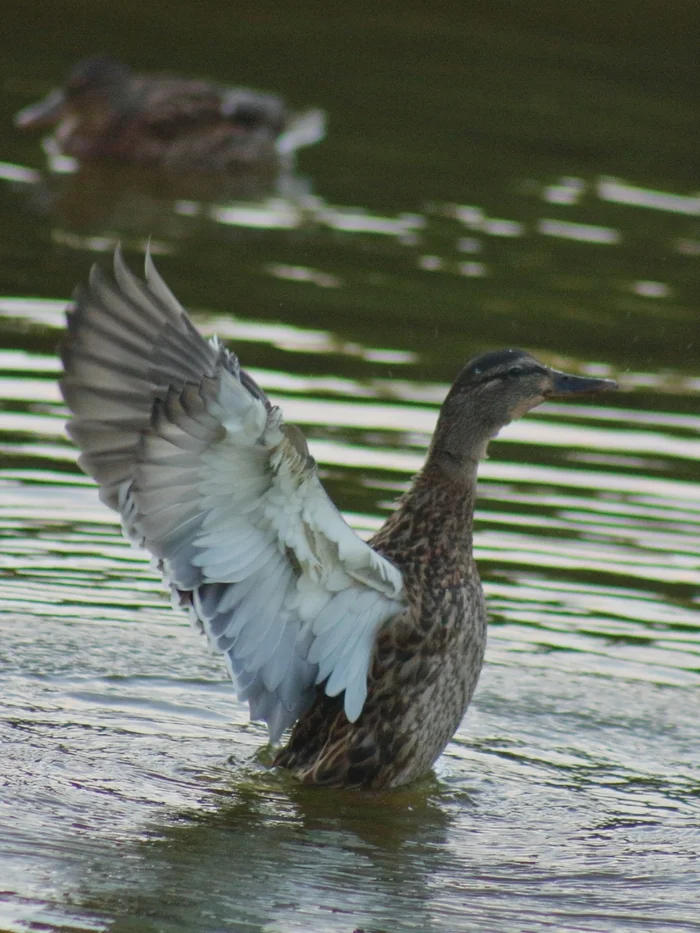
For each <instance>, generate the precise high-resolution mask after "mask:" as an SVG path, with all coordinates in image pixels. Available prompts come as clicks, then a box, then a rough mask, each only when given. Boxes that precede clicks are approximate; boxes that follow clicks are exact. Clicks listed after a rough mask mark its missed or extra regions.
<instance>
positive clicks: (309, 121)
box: [15, 58, 325, 172]
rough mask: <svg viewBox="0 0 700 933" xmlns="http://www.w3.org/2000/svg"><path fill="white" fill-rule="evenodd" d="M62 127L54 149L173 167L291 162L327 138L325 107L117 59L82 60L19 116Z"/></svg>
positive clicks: (32, 124) (34, 124)
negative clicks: (148, 70) (305, 106)
mask: <svg viewBox="0 0 700 933" xmlns="http://www.w3.org/2000/svg"><path fill="white" fill-rule="evenodd" d="M15 125H16V126H17V127H19V128H20V129H23V130H24V129H35V128H46V127H53V126H55V127H56V130H55V134H54V136H53V138H52V141H51V147H50V148H53V150H54V152H57V153H58V154H61V155H64V156H72V157H73V158H75V159H77V160H78V161H79V162H94V161H97V160H105V159H106V160H112V161H117V162H122V163H127V164H131V165H142V166H150V167H158V168H165V169H171V170H174V171H185V172H191V171H205V172H221V171H234V172H235V171H237V170H238V171H240V170H250V169H252V168H254V167H255V166H266V167H271V166H275V165H280V166H284V167H287V166H289V164H290V163H291V161H292V159H293V157H294V153H295V152H296V150H297V149H300V148H302V147H304V146H310V145H312V144H314V143H316V142H318V141H319V140H321V139H322V138H323V136H324V133H325V115H324V113H323V111H321V110H316V109H312V110H306V111H303V112H299V113H293V112H291V111H290V110H288V108H287V106H286V104H285V103H284V101H283V100H282V99H281V98H280V97H278V96H276V95H274V94H265V93H262V92H260V91H253V90H249V89H247V88H237V87H226V86H224V85H220V84H216V83H214V82H211V81H203V80H196V79H190V78H179V77H175V76H172V75H165V74H153V75H136V74H134V73H132V71H131V70H130V69H129V68H128V67H127V66H126V65H123V64H121V63H120V62H118V61H115V60H114V59H111V58H89V59H85V60H83V61H81V62H79V63H78V64H77V65H76V66H75V68H74V69H73V70H72V72H71V73H70V75H69V77H68V80H67V81H66V83H65V85H64V86H63V87H62V88H59V89H57V90H55V91H52V92H51V93H50V94H49V95H48V96H47V97H46V98H44V100H42V101H39V102H38V103H36V104H32V105H30V106H28V107H25V108H24V109H23V110H20V111H19V113H17V114H16V115H15Z"/></svg>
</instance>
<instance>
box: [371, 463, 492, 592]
mask: <svg viewBox="0 0 700 933" xmlns="http://www.w3.org/2000/svg"><path fill="white" fill-rule="evenodd" d="M477 466H478V462H477V461H476V460H475V461H474V462H473V465H472V467H471V468H469V469H466V468H465V464H462V468H461V469H459V470H453V469H451V468H450V466H449V464H448V465H445V464H444V463H443V457H442V456H438V457H433V456H432V451H431V455H430V456H429V457H428V461H427V462H426V465H425V467H424V468H423V469H422V470H421V472H420V473H419V474H418V475H417V476H416V477H415V479H414V481H413V484H412V485H411V488H410V489H409V490H408V492H406V493H405V495H404V496H403V498H402V499H401V501H400V502H399V505H398V508H397V509H396V511H395V512H394V514H393V515H392V516H391V517H390V518H389V519H388V521H387V522H386V524H385V525H384V526H383V528H382V529H381V531H379V533H378V534H377V535H376V536H375V538H374V539H373V541H372V545H373V547H375V548H376V549H377V550H379V551H381V552H382V553H383V554H385V555H386V556H387V557H388V558H389V559H390V560H392V561H393V562H394V563H396V564H397V565H398V566H399V567H400V568H401V569H402V570H408V569H410V568H409V565H410V564H412V563H413V562H414V561H416V560H420V561H421V563H423V564H424V565H425V566H426V567H428V566H432V567H435V568H438V571H439V573H440V575H441V577H442V578H443V579H445V580H448V579H450V580H452V581H453V582H458V581H459V579H460V578H461V575H462V574H464V573H465V571H466V570H467V568H468V567H469V566H470V565H471V562H472V538H473V522H474V503H475V499H476V472H477Z"/></svg>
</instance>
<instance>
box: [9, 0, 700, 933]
mask: <svg viewBox="0 0 700 933" xmlns="http://www.w3.org/2000/svg"><path fill="white" fill-rule="evenodd" d="M698 22H700V7H699V6H698V4H696V3H683V4H680V3H678V4H664V5H661V4H646V3H622V4H616V5H611V4H587V5H580V6H577V7H576V8H574V7H573V6H571V7H568V6H564V5H562V4H559V3H556V4H555V3H550V4H539V5H537V6H536V7H535V6H532V5H525V4H523V3H482V4H468V3H460V4H457V3H454V4H449V3H448V4H441V5H440V7H439V9H430V8H429V7H428V6H425V5H424V6H421V5H418V4H411V3H403V4H394V3H383V4H381V5H379V4H375V5H366V6H358V5H356V4H355V5H353V6H352V8H348V7H347V6H342V5H337V6H335V7H334V6H333V5H330V6H329V5H324V6H321V5H320V4H319V5H313V4H309V3H301V4H299V3H297V4H293V5H292V4H289V5H282V4H280V3H271V2H269V0H260V2H256V3H248V2H243V3H236V4H232V3H223V2H212V0H208V2H204V3H198V4H197V5H194V4H190V3H181V4H175V3H159V2H151V3H150V4H136V3H133V2H132V0H127V2H121V3H112V4H107V3H102V2H95V0H93V2H92V3H90V4H88V3H77V2H64V3H53V4H48V3H47V4H42V3H38V2H25V3H24V4H22V5H19V4H17V5H15V7H14V8H13V9H12V10H11V11H5V12H4V18H3V29H2V33H1V34H0V50H1V51H2V55H1V56H0V162H1V163H2V164H1V165H0V327H2V340H1V341H0V538H1V540H2V544H1V547H0V741H1V742H2V746H1V748H2V759H1V760H0V929H2V930H12V931H19V930H21V931H24V930H29V929H37V928H39V926H38V925H41V928H42V929H52V930H54V929H61V930H112V931H115V933H126V931H129V933H137V931H138V933H146V931H168V933H169V931H180V930H182V931H190V930H197V931H207V933H209V931H223V930H226V931H236V933H238V931H265V933H283V931H284V933H286V931H295V930H304V931H319V933H322V931H332V933H336V931H338V933H351V931H354V930H357V929H362V930H365V931H370V930H371V931H375V933H376V931H387V933H397V931H401V933H403V931H409V930H415V931H431V933H432V931H435V933H438V931H439V933H443V931H444V933H454V931H475V933H491V931H493V933H511V931H512V933H517V931H528V933H530V931H538V933H539V931H545V930H548V931H550V930H556V931H574V930H576V931H581V930H584V931H605V933H618V931H639V933H642V931H644V933H647V931H649V930H657V931H674V933H676V931H692V930H700V920H698V917H699V916H700V897H699V895H698V890H700V888H699V887H698V885H699V883H700V870H699V869H698V867H697V853H698V851H699V850H700V830H699V829H698V826H699V825H700V803H699V800H700V779H699V774H700V770H699V768H698V765H699V763H700V754H699V753H698V748H700V724H699V723H698V707H699V692H698V688H699V687H700V646H699V643H698V632H699V631H700V410H699V409H700V349H699V344H698V338H699V336H700V303H699V301H698V293H699V286H700V184H699V181H698V169H699V165H698V150H699V145H698V144H699V143H700V132H699V130H700V120H699V117H700V114H699V112H698V103H697V87H698V79H699V78H700V67H699V63H700V58H698V54H697V47H698V43H697V34H698ZM95 52H111V53H113V54H115V55H117V56H119V57H122V58H123V59H124V60H125V61H128V62H129V63H130V64H132V65H133V66H134V67H136V68H139V69H143V70H173V71H178V72H180V73H183V74H192V75H198V76H207V77H211V78H212V79H216V80H219V81H223V82H230V83H246V84H249V85H251V86H255V87H260V88H264V89H269V90H276V91H279V92H281V93H283V94H284V95H285V96H286V97H287V98H288V100H289V101H290V102H291V103H292V104H293V105H295V106H300V107H302V106H306V105H315V106H320V107H322V108H324V109H325V110H326V111H327V114H328V135H327V138H326V140H325V141H324V142H323V143H321V144H320V145H318V146H316V147H314V148H312V149H308V150H304V151H303V152H301V153H300V157H299V160H298V168H297V171H296V172H295V173H294V174H293V175H291V176H290V177H284V178H280V179H277V180H273V181H267V182H265V183H255V182H251V180H250V179H246V180H244V181H242V180H240V179H239V180H234V181H231V182H230V183H229V184H228V185H227V186H226V188H225V189H224V188H222V186H221V185H220V183H219V182H218V181H217V182H211V181H209V182H207V181H201V180H200V181H199V182H197V181H196V180H192V179H187V180H185V179H175V180H173V179H170V180H167V181H166V180H164V179H163V178H158V177H153V176H150V177H145V176H143V174H137V173H134V172H130V171H124V170H123V171H118V172H117V171H115V170H113V169H108V170H100V169H91V170H82V171H80V172H78V173H77V174H76V173H73V174H63V175H55V176H51V175H50V174H48V173H47V172H46V171H45V158H44V155H43V153H42V150H41V146H40V142H39V140H37V139H33V138H28V137H24V136H20V135H19V134H18V133H17V132H16V131H15V130H14V129H13V127H12V122H11V119H12V114H13V113H14V112H15V111H16V110H18V109H19V108H20V107H22V106H24V105H26V104H27V103H29V102H30V101H32V100H35V99H37V98H38V97H40V96H41V95H43V94H44V93H45V92H46V91H48V90H49V89H50V88H51V87H52V86H54V85H55V84H56V83H57V81H58V80H59V79H60V78H61V77H62V76H63V75H64V74H65V73H66V71H67V70H69V69H70V67H71V65H72V64H73V63H74V62H75V61H76V60H77V59H78V58H80V57H82V56H83V55H85V54H91V53H95ZM149 236H152V238H153V240H152V242H153V249H154V252H155V253H156V258H157V261H158V264H159V268H160V270H161V272H162V273H163V274H164V276H165V278H166V279H167V280H168V282H169V283H170V285H171V286H172V287H173V289H174V291H175V292H176V294H177V295H178V296H179V297H180V299H181V300H182V301H183V302H184V303H185V304H186V305H187V306H188V307H190V308H191V309H192V310H193V312H194V313H195V316H196V318H197V320H198V322H199V323H200V325H201V326H202V327H203V328H204V329H205V330H206V331H207V332H208V333H210V332H213V331H218V332H219V333H220V334H221V335H222V336H223V337H224V338H225V339H227V340H229V341H230V342H231V344H232V345H233V346H235V348H236V350H237V351H238V353H239V355H240V356H241V358H242V360H243V362H244V364H245V365H246V366H247V367H249V368H250V369H251V370H252V371H253V373H254V374H255V376H256V378H257V379H258V380H259V381H260V382H261V384H262V385H263V386H264V387H265V388H266V390H267V391H268V392H269V393H270V394H271V395H272V396H273V398H274V399H275V401H278V402H279V403H280V404H282V406H283V408H284V411H285V412H286V414H287V417H288V419H289V420H290V421H296V422H297V423H299V424H301V425H302V426H303V428H304V430H305V431H306V433H307V434H308V436H309V437H310V439H311V441H312V447H313V452H314V454H315V455H316V456H317V459H318V460H319V463H320V464H321V467H322V470H323V473H324V478H325V479H326V482H327V485H328V488H329V490H330V492H331V494H332V495H333V496H334V498H335V499H336V501H337V502H338V504H339V505H340V506H341V508H343V509H344V510H345V511H346V514H347V515H348V517H349V519H350V521H351V522H352V523H353V525H354V526H355V527H357V528H358V529H360V530H361V531H363V532H366V531H370V530H371V529H373V528H376V527H377V526H378V525H379V524H380V523H381V521H382V519H383V517H384V515H385V514H386V513H387V511H388V509H389V508H390V507H391V502H392V500H393V499H394V498H395V496H396V495H397V493H399V492H400V491H401V489H403V488H404V487H405V485H406V483H407V482H408V479H409V477H410V474H411V473H412V472H413V471H414V470H415V469H417V468H418V467H419V466H420V463H421V461H422V458H423V456H424V453H425V448H426V445H427V442H428V439H429V436H430V432H431V429H432V426H433V424H434V420H435V416H436V412H437V406H438V404H439V402H440V400H441V398H442V397H443V395H444V393H445V391H446V388H447V386H448V384H449V382H450V381H451V379H452V378H453V376H454V374H455V372H456V371H457V370H458V369H459V367H460V366H461V364H462V363H463V362H464V361H465V360H466V359H467V358H468V357H469V356H471V355H473V354H474V353H476V352H478V351H481V350H484V349H488V348H496V347H499V346H513V345H522V346H525V347H527V348H528V349H530V350H532V351H533V352H535V353H536V354H538V355H539V356H540V357H541V358H542V359H543V360H545V361H547V362H550V363H554V364H557V365H561V366H562V367H566V368H569V369H572V370H574V371H580V372H593V373H602V374H610V375H614V376H615V377H616V378H618V379H619V381H620V383H621V388H622V391H621V392H620V393H618V394H617V395H616V396H614V397H605V398H601V399H600V401H598V400H596V403H595V404H584V405H570V406H564V405H548V406H545V407H544V408H543V409H541V410H540V411H538V412H535V413H533V414H532V415H531V416H528V418H527V419H525V420H524V421H522V422H519V423H517V424H514V425H512V426H510V427H509V428H508V429H507V430H506V431H504V432H503V435H502V438H500V439H499V440H498V441H497V442H495V443H493V444H492V446H491V451H490V459H489V460H488V461H487V462H486V463H485V464H484V465H483V468H482V471H481V498H480V504H479V512H478V522H477V536H476V545H477V555H478V558H479V562H480V566H481V569H482V575H483V577H484V582H485V587H486V590H487V595H488V598H489V603H490V607H491V615H492V625H491V634H490V643H489V649H488V654H487V664H486V667H485V669H484V673H483V675H482V680H481V683H480V686H479V689H478V691H477V695H476V698H475V700H474V703H473V706H472V708H471V709H470V711H469V713H468V715H467V717H466V719H465V721H464V723H463V725H462V727H461V729H460V731H459V732H458V734H457V736H456V737H455V739H454V741H453V742H452V743H451V744H450V746H449V747H448V749H447V751H446V753H445V755H444V756H443V757H442V759H441V760H440V761H439V762H438V765H437V767H436V772H435V775H434V776H433V777H431V778H430V779H429V780H427V781H426V782H424V783H422V784H420V785H418V786H416V787H415V788H411V789H408V790H405V791H402V792H400V793H394V794H384V795H379V796H376V795H362V794H342V793H338V792H325V791H313V790H309V789H304V788H300V787H298V786H297V785H295V784H294V782H292V781H290V780H289V779H287V778H286V777H285V776H280V775H276V774H274V773H272V772H269V771H267V770H266V769H265V767H264V761H263V762H261V761H259V759H258V757H257V752H258V749H259V748H260V747H261V746H262V744H263V743H264V732H263V730H262V729H261V728H260V727H259V726H258V725H249V724H248V723H247V715H246V710H245V709H244V708H243V707H242V706H241V705H240V704H238V703H237V702H236V700H235V697H234V696H233V692H232V690H231V688H230V685H229V684H228V683H227V682H226V679H225V674H224V671H223V669H222V666H221V664H220V663H219V660H218V659H217V658H213V657H210V656H209V655H208V654H207V652H206V650H205V647H204V645H203V644H201V643H200V641H199V640H198V638H197V637H196V636H195V634H194V633H193V632H191V631H190V630H189V629H188V627H187V625H186V624H185V623H184V621H183V620H182V619H180V618H179V617H177V616H176V615H174V614H173V613H172V612H171V611H170V609H169V607H168V606H167V601H166V600H165V599H164V597H163V595H162V590H161V586H160V584H159V582H158V581H157V580H156V579H155V578H154V576H153V575H152V573H151V571H150V570H149V568H148V565H147V563H146V561H145V560H144V559H143V558H142V556H141V555H139V554H137V553H136V552H135V551H132V550H130V549H129V547H128V546H127V545H126V543H125V542H124V541H123V540H122V538H121V537H120V534H119V530H118V527H117V525H116V523H115V521H114V518H113V516H112V515H111V514H108V513H107V512H106V510H104V508H103V507H102V506H100V505H99V503H98V502H97V498H96V495H95V493H94V490H93V489H92V486H91V484H90V483H89V482H88V481H87V480H86V479H85V478H84V477H82V476H81V474H80V473H79V472H78V470H77V467H76V465H75V452H74V451H73V449H72V448H71V446H70V445H69V443H68V441H67V440H66V439H65V437H64V434H63V421H64V418H65V410H64V408H63V406H62V403H61V402H60V399H59V395H58V391H57V388H56V384H55V379H56V375H57V373H58V362H57V359H56V357H55V353H54V348H55V345H56V342H57V340H58V338H59V335H60V329H61V328H62V326H63V307H64V305H65V302H66V300H67V298H68V297H69V295H70V293H71V290H72V288H73V287H74V285H75V284H76V283H77V282H78V281H81V280H83V279H84V278H85V276H86V274H87V272H88V270H89V267H90V265H91V263H92V262H93V261H95V259H99V260H100V261H103V262H107V261H108V254H109V253H110V251H111V249H112V247H113V244H114V242H116V240H117V239H121V240H122V242H123V243H124V245H125V248H126V253H127V259H128V260H129V261H130V262H131V263H132V265H134V266H137V265H139V264H140V262H141V259H142V253H143V248H144V245H145V242H146V240H147V238H148V237H149Z"/></svg>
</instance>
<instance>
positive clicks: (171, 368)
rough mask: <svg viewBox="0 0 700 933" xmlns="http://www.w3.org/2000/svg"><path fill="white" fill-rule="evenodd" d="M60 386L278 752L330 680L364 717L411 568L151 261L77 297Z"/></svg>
mask: <svg viewBox="0 0 700 933" xmlns="http://www.w3.org/2000/svg"><path fill="white" fill-rule="evenodd" d="M61 356H62V359H63V364H64V370H65V375H64V377H63V379H62V381H61V390H62V392H63V395H64V398H65V400H66V403H67V404H68V406H69V408H70V409H71V411H72V418H71V420H70V421H69V423H68V432H69V434H70V435H71V437H72V438H73V439H74V440H75V442H76V444H77V445H78V447H79V448H80V450H81V455H80V460H79V462H80V465H81V467H82V468H83V469H84V470H85V471H86V472H87V473H89V474H90V475H91V476H93V477H94V478H95V479H96V480H97V482H98V483H99V484H100V487H101V488H100V495H101V498H102V499H103V501H104V502H105V503H106V504H107V505H109V506H110V507H111V508H113V509H116V510H117V511H119V512H120V513H121V515H122V522H123V526H124V530H125V532H126V534H128V536H129V537H130V538H131V539H132V540H133V541H134V542H135V543H137V544H139V545H144V546H145V547H147V548H148V549H149V550H150V551H151V553H152V554H153V555H154V556H155V557H156V558H157V560H158V563H159V567H160V569H161V571H162V573H163V575H164V577H165V578H166V580H167V581H168V582H169V583H170V585H171V587H172V588H173V593H174V599H175V601H176V602H178V603H179V604H180V605H182V606H185V607H187V608H188V609H189V612H190V615H191V617H192V619H193V621H194V622H196V624H197V625H199V626H200V627H201V628H202V629H203V630H204V631H205V632H206V634H207V636H208V637H209V639H210V641H211V643H212V644H213V645H214V647H216V649H217V650H219V651H220V652H221V653H222V654H223V655H224V657H225V658H226V661H227V664H228V667H229V669H230V672H231V675H232V677H233V679H234V681H235V682H236V684H237V687H238V692H239V696H240V697H241V699H245V700H247V701H248V703H249V705H250V710H251V716H252V717H253V718H262V719H264V720H265V721H266V722H267V724H268V729H269V731H270V736H271V738H272V739H273V740H276V739H277V738H278V737H279V736H280V735H281V733H282V731H283V730H284V729H286V728H287V727H288V726H290V725H291V724H292V723H293V722H294V721H295V720H296V719H297V718H298V716H299V715H301V713H302V712H303V711H304V710H305V709H306V708H307V707H308V705H309V704H310V702H311V700H312V698H313V695H314V691H315V684H316V683H317V682H320V681H323V680H326V681H327V683H326V689H327V691H328V692H329V693H332V694H336V693H340V692H342V691H343V690H345V696H346V711H347V713H348V716H349V717H351V718H356V717H357V716H358V715H359V714H360V712H361V709H362V704H363V702H364V697H365V694H366V679H367V668H368V665H369V661H370V657H371V652H372V644H373V639H374V636H375V634H376V630H377V628H378V627H379V625H381V624H382V623H383V622H384V621H385V620H386V619H387V618H389V617H390V616H391V615H393V614H395V613H396V612H397V611H399V609H400V608H401V606H402V599H403V596H402V586H403V584H402V580H401V576H400V574H399V572H398V570H397V569H396V568H395V567H393V566H392V565H391V564H389V563H388V562H387V561H385V560H384V559H383V558H381V557H380V556H379V555H377V554H376V553H374V552H373V551H372V550H371V549H370V548H369V547H368V545H366V544H365V543H364V542H362V541H361V540H360V539H359V538H358V537H357V536H356V535H355V534H354V532H352V531H351V529H349V528H348V526H347V525H346V524H345V522H344V521H343V519H342V517H341V516H340V514H339V513H338V512H337V510H336V509H335V507H334V506H333V505H332V503H331V502H330V501H329V500H328V498H327V496H326V494H325V492H324V491H323V489H322V487H321V485H320V482H319V481H318V477H317V474H316V468H315V464H314V461H313V460H312V458H311V457H310V456H309V455H308V452H307V450H306V443H305V441H304V439H303V437H302V436H301V434H300V433H299V432H298V431H295V430H292V429H291V428H285V427H284V425H283V423H282V418H281V414H280V412H279V410H278V409H276V408H274V407H273V406H272V405H271V404H270V402H269V400H268V399H267V397H266V396H265V393H264V392H263V391H262V389H260V387H259V386H258V385H257V384H256V383H255V381H254V380H253V379H252V378H251V377H250V376H249V375H248V374H247V373H245V371H244V370H242V369H241V368H240V365H239V363H238V359H237V358H236V356H235V355H234V354H233V353H231V352H230V351H228V350H226V349H225V348H224V347H222V346H221V345H220V344H219V343H218V341H216V339H213V340H210V341H207V340H205V339H204V338H203V337H202V336H201V335H200V334H199V332H198V331H197V330H196V329H195V327H194V325H193V324H192V323H191V321H190V320H189V318H188V317H187V314H186V313H185V311H184V310H183V308H182V307H181V306H180V304H179V303H178V302H177V300H176V299H175V297H174V296H173V295H172V293H171V292H170V290H169V288H168V287H167V285H166V284H165V283H164V282H163V280H162V279H161V277H160V276H159V274H158V273H157V271H156V269H155V267H154V265H153V262H152V260H151V258H150V256H147V257H146V282H141V281H140V280H139V279H137V278H136V277H135V276H134V275H133V274H132V273H131V272H130V271H129V269H128V268H127V267H126V265H125V263H124V261H123V258H122V256H121V253H120V252H119V250H117V252H116V254H115V257H114V280H111V279H109V278H108V277H107V276H106V275H105V274H104V273H102V272H101V271H100V270H99V269H98V268H97V267H94V268H93V270H92V273H91V275H90V281H89V287H88V288H87V289H78V290H76V293H75V300H74V305H73V307H72V309H71V310H70V311H69V313H68V334H67V337H66V339H65V341H64V343H63V346H62V348H61Z"/></svg>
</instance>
